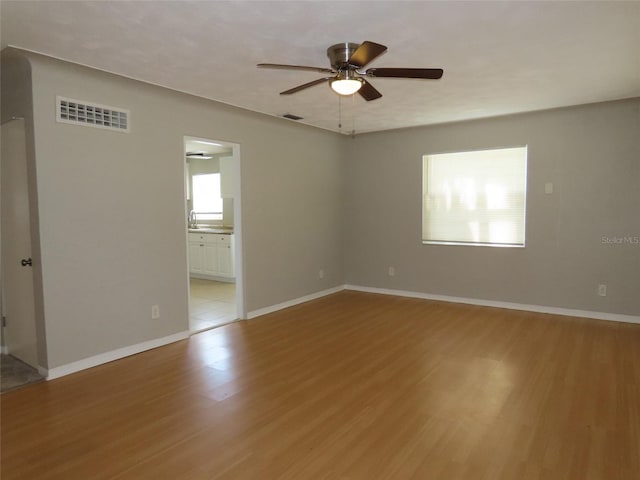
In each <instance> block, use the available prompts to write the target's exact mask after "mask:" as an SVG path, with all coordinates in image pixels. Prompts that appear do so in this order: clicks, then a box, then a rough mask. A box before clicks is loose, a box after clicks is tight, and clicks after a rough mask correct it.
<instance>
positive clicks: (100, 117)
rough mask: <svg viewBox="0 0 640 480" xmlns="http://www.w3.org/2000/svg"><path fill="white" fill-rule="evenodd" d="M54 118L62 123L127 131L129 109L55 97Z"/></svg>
mask: <svg viewBox="0 0 640 480" xmlns="http://www.w3.org/2000/svg"><path fill="white" fill-rule="evenodd" d="M56 120H57V121H58V122H62V123H72V124H74V125H85V126H87V127H98V128H106V129H109V130H117V131H118V132H127V133H128V132H129V110H124V109H122V108H117V107H109V106H106V105H98V104H97V103H88V102H84V101H81V100H72V99H70V98H65V97H56Z"/></svg>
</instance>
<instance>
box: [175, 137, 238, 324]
mask: <svg viewBox="0 0 640 480" xmlns="http://www.w3.org/2000/svg"><path fill="white" fill-rule="evenodd" d="M187 137H189V138H190V139H195V140H202V141H208V142H215V143H219V144H221V145H223V146H225V147H230V148H231V149H232V154H231V158H232V159H233V162H232V165H233V170H232V171H233V191H234V195H233V233H234V238H235V251H234V259H233V261H234V270H235V279H236V317H237V320H246V319H247V306H246V295H245V285H244V284H245V282H244V278H245V268H244V240H243V228H242V178H241V175H242V168H241V161H242V160H241V156H240V144H238V143H235V142H230V141H227V140H223V139H219V138H211V137H202V136H199V135H187V134H185V135H183V137H182V145H181V151H182V154H183V160H184V164H183V172H184V178H183V182H182V184H183V196H182V197H183V202H184V207H183V209H182V211H183V215H184V223H183V224H184V225H185V226H187V225H188V222H189V219H188V213H187V187H188V181H189V179H188V175H189V169H188V163H187V161H186V157H185V155H184V154H185V153H186V152H185V141H186V139H187ZM185 237H186V249H185V260H186V264H187V276H186V287H187V299H189V298H191V287H190V283H189V278H190V277H189V229H188V228H185ZM189 314H190V311H189V302H187V318H189Z"/></svg>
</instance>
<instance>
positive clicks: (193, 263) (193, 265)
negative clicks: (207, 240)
mask: <svg viewBox="0 0 640 480" xmlns="http://www.w3.org/2000/svg"><path fill="white" fill-rule="evenodd" d="M189 272H190V273H197V274H202V273H204V248H201V244H200V242H192V241H189Z"/></svg>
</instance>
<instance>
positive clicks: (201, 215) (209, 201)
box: [192, 173, 222, 220]
mask: <svg viewBox="0 0 640 480" xmlns="http://www.w3.org/2000/svg"><path fill="white" fill-rule="evenodd" d="M192 194H193V211H194V212H196V213H197V214H198V220H222V197H221V195H220V174H219V173H208V174H206V175H194V176H193V192H192Z"/></svg>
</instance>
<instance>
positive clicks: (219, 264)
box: [189, 233, 234, 280]
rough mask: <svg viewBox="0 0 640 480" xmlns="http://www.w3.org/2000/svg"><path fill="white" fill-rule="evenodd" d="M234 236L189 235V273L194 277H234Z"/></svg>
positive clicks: (223, 278)
mask: <svg viewBox="0 0 640 480" xmlns="http://www.w3.org/2000/svg"><path fill="white" fill-rule="evenodd" d="M233 243H234V236H233V234H231V235H229V234H224V235H222V234H214V233H189V273H190V274H191V275H192V276H194V277H202V278H214V279H221V280H228V279H232V278H233V277H234V268H233V256H234V246H233Z"/></svg>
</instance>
